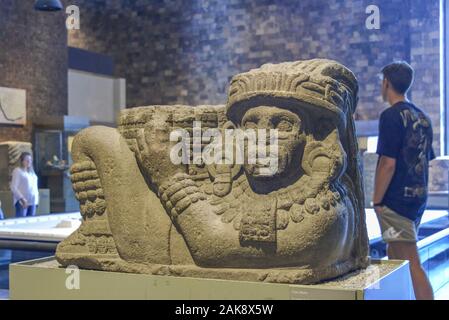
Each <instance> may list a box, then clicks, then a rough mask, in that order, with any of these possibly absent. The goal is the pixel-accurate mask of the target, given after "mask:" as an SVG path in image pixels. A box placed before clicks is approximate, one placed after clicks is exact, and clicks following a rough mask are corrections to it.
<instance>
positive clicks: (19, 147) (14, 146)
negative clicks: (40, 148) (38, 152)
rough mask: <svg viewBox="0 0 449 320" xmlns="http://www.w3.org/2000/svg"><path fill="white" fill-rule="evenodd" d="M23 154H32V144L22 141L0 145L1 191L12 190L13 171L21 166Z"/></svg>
mask: <svg viewBox="0 0 449 320" xmlns="http://www.w3.org/2000/svg"><path fill="white" fill-rule="evenodd" d="M23 152H29V153H31V154H32V153H33V152H32V144H31V143H29V142H21V141H6V142H1V143H0V190H7V191H9V190H10V188H9V183H10V182H11V176H12V171H13V170H14V168H16V167H18V166H19V165H20V155H21V154H22V153H23Z"/></svg>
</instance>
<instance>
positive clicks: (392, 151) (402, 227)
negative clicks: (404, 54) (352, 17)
mask: <svg viewBox="0 0 449 320" xmlns="http://www.w3.org/2000/svg"><path fill="white" fill-rule="evenodd" d="M413 73H414V72H413V69H412V67H411V66H410V65H409V64H408V63H406V62H395V63H392V64H389V65H387V66H386V67H384V68H383V69H382V74H383V82H382V97H383V99H384V101H385V102H388V103H389V104H390V107H389V108H388V109H387V110H385V111H384V112H382V115H381V117H380V121H379V141H378V145H377V154H378V155H379V160H378V164H377V170H376V180H375V187H374V197H373V203H374V210H375V211H376V214H377V217H378V220H379V224H380V227H381V230H382V237H383V239H384V241H385V242H386V243H387V251H388V258H389V259H400V260H409V261H410V272H411V276H412V281H413V287H414V291H415V296H416V298H417V299H433V291H432V287H431V285H430V282H429V280H428V278H427V276H426V273H425V272H424V270H423V268H422V266H421V262H420V259H419V254H418V248H417V245H416V242H417V240H418V239H417V233H418V232H417V231H418V226H419V223H420V221H421V217H422V215H423V213H424V210H425V208H426V203H427V184H428V176H429V161H430V160H432V159H434V158H435V154H434V152H433V149H432V137H433V132H432V124H431V121H430V119H429V117H428V116H427V115H426V114H425V113H424V112H423V111H422V110H421V109H419V108H418V107H416V106H415V105H414V104H412V103H411V102H410V101H409V100H408V99H407V92H408V90H409V89H410V87H411V85H412V83H413Z"/></svg>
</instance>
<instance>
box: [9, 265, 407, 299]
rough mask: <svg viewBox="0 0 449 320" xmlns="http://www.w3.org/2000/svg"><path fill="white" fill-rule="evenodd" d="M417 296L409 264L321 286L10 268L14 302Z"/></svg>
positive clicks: (54, 267)
mask: <svg viewBox="0 0 449 320" xmlns="http://www.w3.org/2000/svg"><path fill="white" fill-rule="evenodd" d="M77 272H79V273H77ZM78 280H79V282H78ZM78 283H79V289H77V288H76V287H78V285H77V284H78ZM412 297H413V295H412V290H411V280H410V274H409V266H408V262H407V261H387V260H377V261H373V262H372V264H371V265H370V267H369V268H368V269H366V270H362V271H358V272H355V273H352V274H350V275H347V276H344V277H341V278H339V279H336V280H334V281H329V282H326V283H323V284H318V285H290V284H274V283H264V282H246V281H229V280H216V279H199V278H181V277H171V276H155V275H147V274H127V273H117V272H104V271H93V270H77V269H65V268H61V267H60V266H59V265H58V263H57V262H56V261H55V260H54V258H53V257H50V258H43V259H37V260H31V261H26V262H21V263H16V264H11V265H10V298H11V299H156V300H159V299H167V300H190V299H206V300H228V299H229V300H231V299H232V300H240V299H244V300H255V299H257V300H259V299H271V300H273V299H274V300H298V299H300V300H311V299H318V300H321V299H323V300H324V299H333V300H377V299H384V300H386V299H401V300H408V299H411V298H412Z"/></svg>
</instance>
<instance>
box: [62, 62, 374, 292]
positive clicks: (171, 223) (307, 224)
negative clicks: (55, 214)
mask: <svg viewBox="0 0 449 320" xmlns="http://www.w3.org/2000/svg"><path fill="white" fill-rule="evenodd" d="M357 91H358V86H357V80H356V78H355V77H354V75H353V74H352V72H351V71H350V70H348V69H347V68H345V67H344V66H342V65H340V64H338V63H336V62H334V61H330V60H318V59H316V60H310V61H298V62H292V63H282V64H277V65H271V64H269V65H264V66H262V67H261V68H259V69H254V70H251V71H249V72H247V73H242V74H239V75H237V76H235V77H234V78H233V79H232V81H231V86H230V90H229V98H228V103H227V105H226V106H199V107H195V108H192V107H188V106H150V107H142V108H134V109H128V110H125V111H123V112H122V114H121V118H120V126H119V130H118V131H117V130H115V129H111V128H106V127H92V128H89V129H86V130H83V131H82V132H80V133H79V134H78V135H77V136H76V138H75V141H74V142H73V148H72V155H73V160H74V165H73V167H72V181H73V187H74V190H75V191H76V194H77V197H78V199H79V201H80V208H81V213H82V215H83V224H82V225H81V227H80V229H78V231H76V232H75V233H74V234H72V235H71V236H70V237H69V238H67V239H66V240H65V241H63V242H62V243H61V244H60V245H59V246H58V249H57V252H56V257H57V259H58V261H59V262H60V263H61V264H62V265H70V264H75V265H78V266H80V267H82V268H92V269H99V270H109V271H122V272H141V273H152V274H164V275H167V274H169V275H177V276H198V277H213V278H223V279H240V280H252V281H269V282H280V283H314V282H318V281H321V280H324V279H330V278H334V277H337V276H340V275H342V274H345V273H347V272H350V271H351V270H356V269H359V268H363V267H366V266H367V264H368V257H367V253H368V241H367V234H366V226H365V216H364V208H363V207H364V201H363V199H364V195H363V182H362V177H361V173H360V167H359V166H360V160H359V158H358V150H357V142H356V136H355V129H354V120H353V113H354V111H355V108H356V104H357ZM194 121H201V125H202V130H206V129H207V128H219V129H220V130H223V129H225V128H234V129H249V128H252V129H277V130H278V132H279V147H278V151H279V156H278V170H277V171H276V172H273V173H272V174H271V175H262V174H261V169H262V168H263V167H264V164H261V163H256V164H250V163H248V162H245V163H244V164H243V165H239V164H229V165H223V164H222V165H216V164H184V165H182V164H181V165H175V164H173V163H172V161H171V160H170V151H171V150H172V147H173V145H174V144H175V143H174V142H170V139H169V137H170V132H172V131H173V130H175V129H179V128H185V129H187V130H189V129H190V128H192V126H193V123H194ZM264 139H265V138H264Z"/></svg>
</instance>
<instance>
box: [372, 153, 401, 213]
mask: <svg viewBox="0 0 449 320" xmlns="http://www.w3.org/2000/svg"><path fill="white" fill-rule="evenodd" d="M395 170H396V159H394V158H390V157H386V156H380V159H379V163H378V165H377V169H376V179H375V183H374V196H373V203H374V204H376V203H381V202H382V200H383V198H384V195H385V192H387V189H388V186H389V185H390V182H391V179H392V178H393V175H394V171H395Z"/></svg>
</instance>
